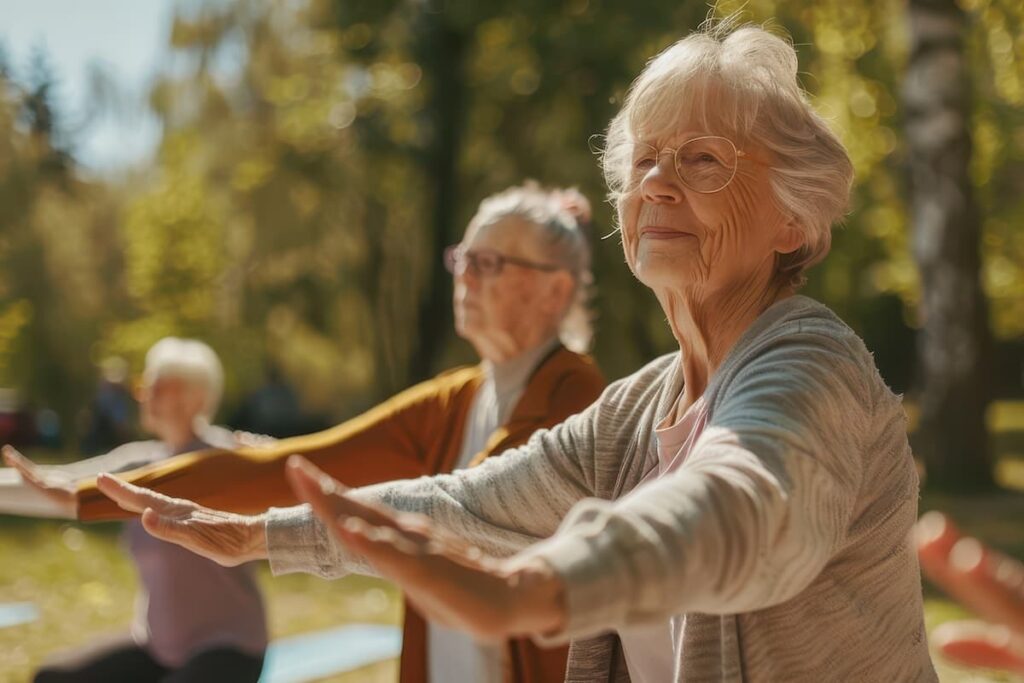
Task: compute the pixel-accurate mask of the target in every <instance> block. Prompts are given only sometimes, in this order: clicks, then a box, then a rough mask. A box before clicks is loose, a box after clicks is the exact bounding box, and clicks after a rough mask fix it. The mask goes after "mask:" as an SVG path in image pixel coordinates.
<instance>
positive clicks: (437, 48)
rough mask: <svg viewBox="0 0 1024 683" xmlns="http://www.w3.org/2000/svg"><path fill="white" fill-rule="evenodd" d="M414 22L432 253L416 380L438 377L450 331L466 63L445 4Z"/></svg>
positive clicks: (419, 333)
mask: <svg viewBox="0 0 1024 683" xmlns="http://www.w3.org/2000/svg"><path fill="white" fill-rule="evenodd" d="M425 4H426V7H425V8H424V9H423V10H422V11H420V13H419V16H418V21H417V23H418V27H417V28H418V29H419V30H418V31H417V34H418V35H419V45H418V46H417V47H418V50H417V52H418V57H419V58H420V64H421V65H422V67H423V75H424V81H426V83H427V86H428V87H429V88H430V95H429V101H428V104H427V119H428V126H429V130H430V136H431V138H430V145H429V147H428V151H427V154H426V156H425V163H424V176H425V180H426V182H427V187H428V188H429V192H428V201H429V202H430V234H431V236H432V237H431V249H430V251H431V253H430V254H429V255H428V258H429V262H428V268H429V271H428V272H429V276H428V277H429V279H428V282H427V287H426V289H425V291H424V292H423V296H422V298H421V299H420V304H419V310H418V315H417V320H418V322H419V325H418V329H417V330H416V334H417V337H418V344H417V346H416V350H415V352H414V353H413V357H412V361H411V363H410V373H411V375H412V378H413V379H414V380H421V379H425V378H427V377H430V376H431V375H433V374H435V373H436V372H437V367H436V365H437V361H438V357H439V356H440V354H441V352H442V350H443V349H444V345H445V342H446V341H447V339H448V338H449V334H450V331H451V327H452V310H451V308H452V307H451V281H450V278H449V277H448V274H447V273H446V272H445V270H444V266H443V264H442V261H441V259H442V258H443V254H444V249H445V247H446V246H447V245H448V244H450V243H451V242H454V241H457V239H458V237H457V234H461V233H460V229H461V227H462V226H456V225H454V223H455V219H456V217H457V215H458V214H457V207H458V168H457V164H458V157H459V148H460V143H461V141H462V123H463V108H464V100H465V80H464V58H465V52H466V37H465V36H464V35H463V33H462V32H461V31H459V30H458V29H456V28H454V27H452V26H451V25H450V24H449V23H448V22H447V21H446V17H445V15H444V12H443V10H440V9H438V8H437V7H435V5H436V6H441V5H443V3H439V2H427V3H425Z"/></svg>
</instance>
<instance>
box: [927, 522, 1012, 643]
mask: <svg viewBox="0 0 1024 683" xmlns="http://www.w3.org/2000/svg"><path fill="white" fill-rule="evenodd" d="M915 532H916V536H917V543H918V557H919V558H920V561H921V569H922V570H923V571H924V573H925V574H926V575H927V576H928V578H929V579H931V580H932V581H933V582H934V583H935V584H936V585H938V586H939V587H940V588H942V589H943V590H944V591H945V592H947V593H948V594H949V595H950V596H952V597H953V598H955V599H956V600H957V601H959V602H960V603H962V604H963V605H964V606H965V607H967V608H968V609H970V610H972V611H973V612H975V613H976V614H977V615H978V616H980V617H983V618H984V619H987V620H989V621H994V622H998V623H1001V624H1005V625H1007V626H1009V627H1011V628H1013V629H1016V630H1018V631H1021V632H1024V565H1022V564H1021V563H1020V562H1018V561H1017V560H1015V559H1012V558H1009V557H1006V556H1003V555H1001V554H999V553H997V552H995V551H993V550H991V549H990V548H988V547H986V546H985V545H984V544H983V543H981V542H980V541H978V540H977V539H975V538H971V537H969V536H962V535H961V534H960V532H959V531H958V530H957V529H956V527H955V526H954V525H953V524H952V522H951V521H950V520H949V519H948V518H946V517H945V516H943V515H941V514H940V513H932V512H930V513H928V514H926V515H924V516H923V517H922V518H921V520H920V521H919V522H918V524H917V527H916V529H915Z"/></svg>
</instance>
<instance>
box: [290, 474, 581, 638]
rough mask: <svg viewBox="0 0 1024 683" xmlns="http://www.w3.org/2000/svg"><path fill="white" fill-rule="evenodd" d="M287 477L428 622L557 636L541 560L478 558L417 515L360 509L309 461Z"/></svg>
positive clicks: (484, 634) (557, 610) (558, 612)
mask: <svg viewBox="0 0 1024 683" xmlns="http://www.w3.org/2000/svg"><path fill="white" fill-rule="evenodd" d="M287 472H288V479H289V481H290V483H291V485H292V488H293V489H294V490H295V493H296V495H297V496H298V497H299V499H300V500H302V501H304V502H306V503H309V504H310V505H311V506H312V508H313V511H314V512H315V514H316V515H317V517H319V518H320V519H321V520H322V521H323V523H324V524H325V525H326V527H327V528H328V529H329V530H330V532H331V533H332V534H333V535H334V537H335V538H337V539H338V541H340V542H341V543H342V544H343V545H345V546H346V547H347V548H348V549H349V550H351V551H352V552H354V553H356V554H358V555H361V556H362V557H365V558H366V559H367V560H368V561H369V562H370V563H371V564H372V565H373V566H374V567H375V568H376V569H377V570H378V571H379V572H380V574H381V575H382V576H383V577H385V578H387V579H390V580H391V581H394V582H395V583H396V584H398V585H399V586H400V587H401V588H402V590H403V591H405V594H406V597H407V598H408V599H409V600H410V601H411V602H412V603H413V604H414V605H415V606H416V607H417V609H419V610H420V611H421V612H422V613H423V614H424V616H426V617H428V618H429V619H431V620H433V621H435V622H437V623H439V624H442V625H444V626H448V627H450V628H456V629H460V630H463V631H467V632H469V633H471V634H473V635H474V636H476V637H478V638H481V639H484V640H501V639H504V638H508V637H510V636H520V635H529V634H534V633H548V632H557V631H559V630H560V629H561V628H562V625H563V623H564V620H565V616H564V611H565V607H564V597H563V587H562V583H561V580H560V579H559V578H558V576H557V575H556V574H555V572H554V571H553V570H552V569H551V568H550V566H548V564H547V563H546V562H544V561H542V560H540V559H534V560H532V561H525V562H516V561H515V560H514V559H509V560H502V559H497V558H493V557H488V556H486V555H484V554H483V553H482V552H481V551H480V550H479V549H478V548H475V547H472V546H470V545H468V544H467V543H465V542H464V541H462V540H461V539H458V538H456V537H454V536H452V535H451V534H447V533H444V532H443V531H442V530H440V529H437V528H436V527H434V526H433V525H432V524H431V522H430V520H429V519H428V518H426V517H424V516H422V515H415V514H408V513H400V512H397V511H395V510H392V509H389V508H386V507H383V506H380V505H372V506H371V505H367V504H365V503H360V502H359V501H357V500H355V499H354V498H353V497H352V496H350V495H348V489H347V488H346V487H345V486H343V485H341V484H340V483H338V482H337V481H335V480H334V479H332V478H331V477H329V476H328V475H326V474H324V473H323V472H321V471H320V470H319V469H317V468H316V467H315V466H313V465H312V464H311V463H310V462H309V461H308V460H305V459H304V458H301V457H299V456H292V457H291V458H290V459H289V461H288V468H287Z"/></svg>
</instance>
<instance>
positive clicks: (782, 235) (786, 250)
mask: <svg viewBox="0 0 1024 683" xmlns="http://www.w3.org/2000/svg"><path fill="white" fill-rule="evenodd" d="M802 246H804V233H803V231H802V230H801V229H800V224H799V222H798V221H797V219H796V218H792V217H791V218H790V219H789V220H788V221H786V223H785V224H784V225H783V226H782V227H780V228H779V232H778V234H777V235H776V236H775V244H774V245H773V247H774V249H775V251H776V252H778V253H780V254H791V253H793V252H794V251H796V250H797V249H799V248H800V247H802Z"/></svg>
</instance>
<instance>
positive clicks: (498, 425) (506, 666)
mask: <svg viewBox="0 0 1024 683" xmlns="http://www.w3.org/2000/svg"><path fill="white" fill-rule="evenodd" d="M589 222H590V205H589V202H588V201H587V200H586V198H585V197H584V196H583V195H582V194H580V193H579V192H578V191H576V190H570V189H559V190H547V189H544V188H542V187H541V186H539V185H538V184H536V183H533V182H527V183H526V184H524V185H521V186H516V187H511V188H508V189H506V190H505V191H503V192H499V193H497V194H495V195H493V196H491V197H488V198H486V199H484V200H483V201H482V202H481V204H480V206H479V209H478V210H477V212H476V215H475V216H474V217H473V218H472V220H471V221H470V223H469V225H468V227H467V228H466V232H465V235H464V236H463V239H462V241H461V242H460V243H459V244H457V245H454V246H452V247H451V248H449V250H448V251H447V253H446V255H445V265H446V266H447V268H448V269H449V270H450V271H451V272H452V274H453V276H454V285H455V287H454V292H453V306H454V313H455V329H456V332H457V334H458V335H459V336H461V337H462V338H464V339H466V340H467V341H469V342H470V344H471V345H472V346H473V347H474V349H475V350H476V352H477V354H478V355H479V356H480V358H481V359H482V362H481V363H480V364H478V365H474V366H470V367H461V368H455V369H453V370H449V371H447V372H444V373H442V374H440V375H439V376H437V377H436V378H434V379H431V380H429V381H426V382H423V383H421V384H418V385H416V386H414V387H412V388H410V389H408V390H406V391H403V392H401V393H400V394H398V395H396V396H394V397H393V398H391V399H390V400H388V401H386V402H384V403H383V404H381V405H379V406H377V407H375V408H373V409H371V410H370V411H368V412H366V413H364V414H363V415H360V416H358V417H355V418H353V419H351V420H348V421H346V422H344V423H342V424H340V425H337V426H336V427H333V428H332V429H329V430H326V431H324V432H320V433H316V434H311V435H307V436H303V437H296V438H292V439H284V440H281V441H276V440H272V439H271V440H265V439H258V440H257V441H258V443H255V444H253V445H251V446H250V447H249V448H247V449H240V450H237V449H236V450H217V451H207V452H204V453H199V454H195V455H189V456H187V457H185V458H177V459H171V460H168V461H164V462H161V463H157V464H154V465H152V466H151V467H148V468H145V469H141V470H138V471H137V472H132V473H127V474H125V475H124V477H125V479H126V480H128V481H132V482H134V483H137V484H139V485H141V486H145V487H147V488H152V489H154V490H156V491H160V492H163V493H166V494H168V495H173V496H183V497H189V498H193V499H195V500H199V501H202V502H204V503H205V504H208V505H210V506H212V507H219V508H222V509H228V510H234V511H236V512H262V511H263V510H265V509H267V507H268V506H279V505H292V504H294V503H295V502H296V498H295V495H294V493H293V492H292V490H291V489H290V487H289V486H288V484H287V480H286V478H285V474H284V465H285V460H286V458H287V457H288V456H289V455H290V454H293V453H301V454H303V455H304V456H305V457H307V458H309V459H310V460H311V461H313V462H315V463H317V465H319V466H320V467H322V468H323V469H324V470H325V471H327V472H330V473H331V474H332V475H334V476H336V477H339V478H341V479H344V480H345V481H347V482H350V483H358V484H373V483H377V482H383V481H390V480H394V479H403V478H409V477H418V476H421V475H433V474H441V473H445V472H451V471H453V470H457V469H462V468H466V467H472V466H475V465H478V464H480V463H482V462H483V461H485V460H486V459H487V458H489V457H490V456H492V455H497V454H500V453H502V452H504V451H505V450H507V449H509V448H512V447H515V446H519V445H522V444H523V443H525V442H526V441H527V440H528V439H529V438H530V436H531V435H532V434H533V433H534V432H536V431H538V430H541V429H545V428H549V427H553V426H554V425H556V424H558V423H560V422H562V421H564V420H565V419H566V418H568V417H569V416H570V415H572V414H574V413H577V412H579V411H581V410H583V409H584V408H586V407H587V406H588V405H590V404H591V403H592V402H593V401H594V400H596V399H597V398H598V396H599V395H600V393H601V390H602V389H603V387H604V384H605V382H604V379H603V377H602V376H601V374H600V372H599V371H598V369H597V368H596V366H595V365H594V363H593V361H592V360H591V359H590V358H589V357H588V356H586V355H583V354H584V352H585V350H586V349H587V348H588V346H589V344H590V340H591V336H592V330H591V319H590V313H589V311H588V308H587V297H588V294H589V292H588V288H589V286H590V284H591V280H592V277H591V273H590V260H591V255H590V246H589V241H588V238H587V230H588V224H589ZM14 464H18V463H14ZM20 465H21V466H22V467H25V468H28V467H30V465H29V464H27V463H24V462H21V463H20ZM65 495H66V494H65ZM71 497H72V499H73V506H74V511H73V514H75V515H77V517H78V518H80V519H111V518H121V517H123V516H124V512H123V511H122V510H121V509H120V508H118V507H117V505H116V504H114V503H112V502H111V501H110V500H109V499H107V498H106V497H105V496H103V494H101V493H100V492H99V490H98V489H97V488H96V486H95V482H93V481H90V482H87V483H85V484H83V485H80V486H78V487H77V489H76V490H75V491H74V492H72V493H71ZM566 657H567V649H566V648H564V647H559V648H553V649H541V648H538V647H536V646H535V645H533V644H532V643H531V642H530V641H529V640H524V639H512V640H509V641H508V642H506V643H505V644H504V645H495V644H480V643H478V642H476V641H475V640H474V639H473V638H471V637H470V636H468V635H465V634H463V633H460V632H458V631H455V630H451V629H448V628H445V627H443V626H440V625H437V624H429V625H428V624H427V623H426V622H425V621H424V619H423V617H422V616H420V614H419V613H418V612H417V611H416V609H415V608H414V607H413V606H412V605H409V604H407V605H406V617H405V627H404V636H403V644H402V655H401V663H400V669H401V674H400V678H401V681H402V683H422V682H423V681H429V682H430V683H448V682H452V681H473V682H474V683H500V682H501V681H513V682H516V683H534V682H537V681H544V682H548V681H550V682H555V681H562V680H563V678H564V676H565V662H566Z"/></svg>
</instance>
